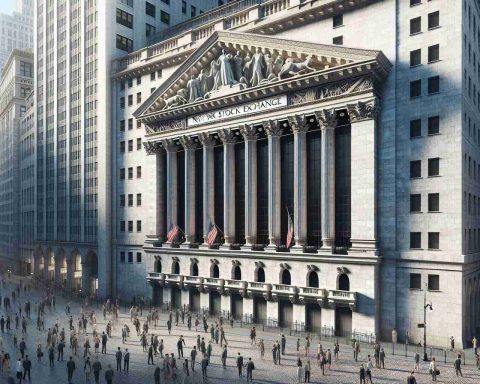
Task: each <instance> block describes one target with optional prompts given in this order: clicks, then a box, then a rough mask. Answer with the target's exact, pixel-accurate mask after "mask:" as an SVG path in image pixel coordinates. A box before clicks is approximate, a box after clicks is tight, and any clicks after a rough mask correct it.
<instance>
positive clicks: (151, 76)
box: [150, 72, 155, 81]
mask: <svg viewBox="0 0 480 384" xmlns="http://www.w3.org/2000/svg"><path fill="white" fill-rule="evenodd" d="M154 80H155V72H152V73H150V81H154Z"/></svg>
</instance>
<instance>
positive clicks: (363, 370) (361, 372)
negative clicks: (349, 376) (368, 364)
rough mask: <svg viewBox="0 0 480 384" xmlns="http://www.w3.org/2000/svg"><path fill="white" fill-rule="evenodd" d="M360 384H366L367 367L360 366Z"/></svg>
mask: <svg viewBox="0 0 480 384" xmlns="http://www.w3.org/2000/svg"><path fill="white" fill-rule="evenodd" d="M360 384H366V383H365V366H364V365H363V364H362V365H360Z"/></svg>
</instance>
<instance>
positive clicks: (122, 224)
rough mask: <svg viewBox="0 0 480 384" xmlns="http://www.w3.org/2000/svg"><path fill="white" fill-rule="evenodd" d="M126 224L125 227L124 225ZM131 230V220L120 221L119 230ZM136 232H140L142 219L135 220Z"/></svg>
mask: <svg viewBox="0 0 480 384" xmlns="http://www.w3.org/2000/svg"><path fill="white" fill-rule="evenodd" d="M125 224H127V227H125ZM127 231H128V232H133V220H129V221H124V220H122V221H120V232H127ZM137 232H142V220H137Z"/></svg>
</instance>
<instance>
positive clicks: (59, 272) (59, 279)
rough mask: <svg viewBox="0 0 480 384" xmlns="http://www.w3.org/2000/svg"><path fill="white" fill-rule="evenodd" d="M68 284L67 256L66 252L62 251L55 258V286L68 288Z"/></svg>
mask: <svg viewBox="0 0 480 384" xmlns="http://www.w3.org/2000/svg"><path fill="white" fill-rule="evenodd" d="M66 283H67V256H66V255H65V251H64V250H63V249H60V250H59V251H58V252H57V255H56V257H55V284H57V285H59V286H61V287H62V288H65V287H66Z"/></svg>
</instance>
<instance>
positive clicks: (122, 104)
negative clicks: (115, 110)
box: [120, 97, 125, 109]
mask: <svg viewBox="0 0 480 384" xmlns="http://www.w3.org/2000/svg"><path fill="white" fill-rule="evenodd" d="M120 108H121V109H125V97H120Z"/></svg>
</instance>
